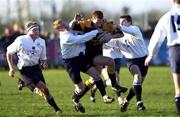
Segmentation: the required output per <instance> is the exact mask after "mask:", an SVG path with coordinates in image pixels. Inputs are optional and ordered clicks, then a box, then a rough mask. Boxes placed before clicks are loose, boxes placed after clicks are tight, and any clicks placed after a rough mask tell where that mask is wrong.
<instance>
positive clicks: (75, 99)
mask: <svg viewBox="0 0 180 117" xmlns="http://www.w3.org/2000/svg"><path fill="white" fill-rule="evenodd" d="M72 99H73V100H74V101H75V102H76V103H78V102H79V95H78V94H77V93H76V92H75V91H74V93H73V96H72Z"/></svg>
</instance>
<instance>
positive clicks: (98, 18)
mask: <svg viewBox="0 0 180 117" xmlns="http://www.w3.org/2000/svg"><path fill="white" fill-rule="evenodd" d="M91 20H92V22H93V23H94V24H95V25H96V26H97V27H100V26H101V25H102V23H103V12H102V11H94V12H93V13H92V17H91Z"/></svg>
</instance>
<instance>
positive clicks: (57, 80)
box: [0, 67, 177, 117]
mask: <svg viewBox="0 0 180 117" xmlns="http://www.w3.org/2000/svg"><path fill="white" fill-rule="evenodd" d="M7 73H8V72H7V71H0V81H1V86H0V117H56V116H57V115H56V114H55V113H54V110H53V109H52V108H51V107H50V106H49V105H48V104H47V103H46V102H45V101H44V99H43V98H42V97H39V96H36V95H34V94H33V93H31V92H30V91H29V90H28V89H27V88H24V89H23V90H22V91H18V89H17V83H16V82H17V78H14V79H11V78H8V76H7ZM16 76H17V77H18V74H16ZM44 76H45V77H46V82H47V85H48V87H49V90H50V92H51V94H52V95H53V96H54V98H55V100H56V102H57V103H58V105H59V106H60V107H61V108H62V110H63V114H62V117H176V116H177V115H176V113H175V104H174V85H173V80H172V77H171V73H170V70H169V68H168V67H150V69H149V72H148V75H147V77H146V80H145V82H144V84H143V101H144V103H145V106H146V108H147V109H146V110H145V111H143V112H137V111H136V102H135V99H133V100H132V101H131V102H130V105H129V108H128V111H127V112H125V113H121V112H120V107H119V105H118V103H117V99H116V100H115V102H113V103H112V104H104V103H103V100H102V98H101V96H100V93H99V92H97V100H96V103H92V102H90V101H89V95H90V94H89V92H88V93H87V94H86V95H85V97H83V99H82V103H83V105H84V106H85V108H86V113H84V114H82V113H79V112H75V110H74V108H73V106H72V102H71V95H72V91H73V85H72V82H71V80H70V79H69V78H68V75H67V73H66V72H65V71H64V70H62V69H53V70H46V71H44ZM120 76H121V84H122V85H123V86H126V87H130V86H131V83H132V76H131V75H130V73H129V72H128V70H127V68H125V67H123V68H122V69H121V74H120ZM87 78H88V76H86V75H84V74H83V79H87ZM107 92H108V94H109V95H110V96H112V97H116V95H115V93H114V92H113V91H112V90H111V89H110V88H107ZM126 95H127V93H125V94H124V95H123V96H126Z"/></svg>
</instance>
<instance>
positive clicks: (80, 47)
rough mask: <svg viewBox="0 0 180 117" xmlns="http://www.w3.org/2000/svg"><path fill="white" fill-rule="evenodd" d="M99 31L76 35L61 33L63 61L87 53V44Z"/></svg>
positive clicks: (68, 32) (66, 32)
mask: <svg viewBox="0 0 180 117" xmlns="http://www.w3.org/2000/svg"><path fill="white" fill-rule="evenodd" d="M97 33H98V30H93V31H91V32H88V33H85V34H83V35H76V34H74V33H72V32H70V31H64V32H60V45H61V53H62V58H63V59H69V58H73V57H76V56H78V55H79V53H80V52H83V53H85V42H86V41H89V40H90V39H92V38H93V37H95V36H96V34H97Z"/></svg>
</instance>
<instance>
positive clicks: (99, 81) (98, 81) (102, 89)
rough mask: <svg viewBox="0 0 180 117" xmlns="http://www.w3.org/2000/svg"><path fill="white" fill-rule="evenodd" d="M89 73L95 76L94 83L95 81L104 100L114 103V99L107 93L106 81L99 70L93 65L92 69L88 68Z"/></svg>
mask: <svg viewBox="0 0 180 117" xmlns="http://www.w3.org/2000/svg"><path fill="white" fill-rule="evenodd" d="M87 73H88V74H89V75H90V76H91V77H92V78H93V80H94V83H95V85H96V87H97V88H98V90H99V91H100V93H101V96H102V97H103V100H104V102H105V103H112V102H113V101H114V99H113V98H111V97H109V96H107V95H106V90H105V87H104V83H103V81H102V79H101V77H100V74H99V72H98V71H97V70H96V68H95V67H91V68H90V69H88V71H87Z"/></svg>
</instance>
